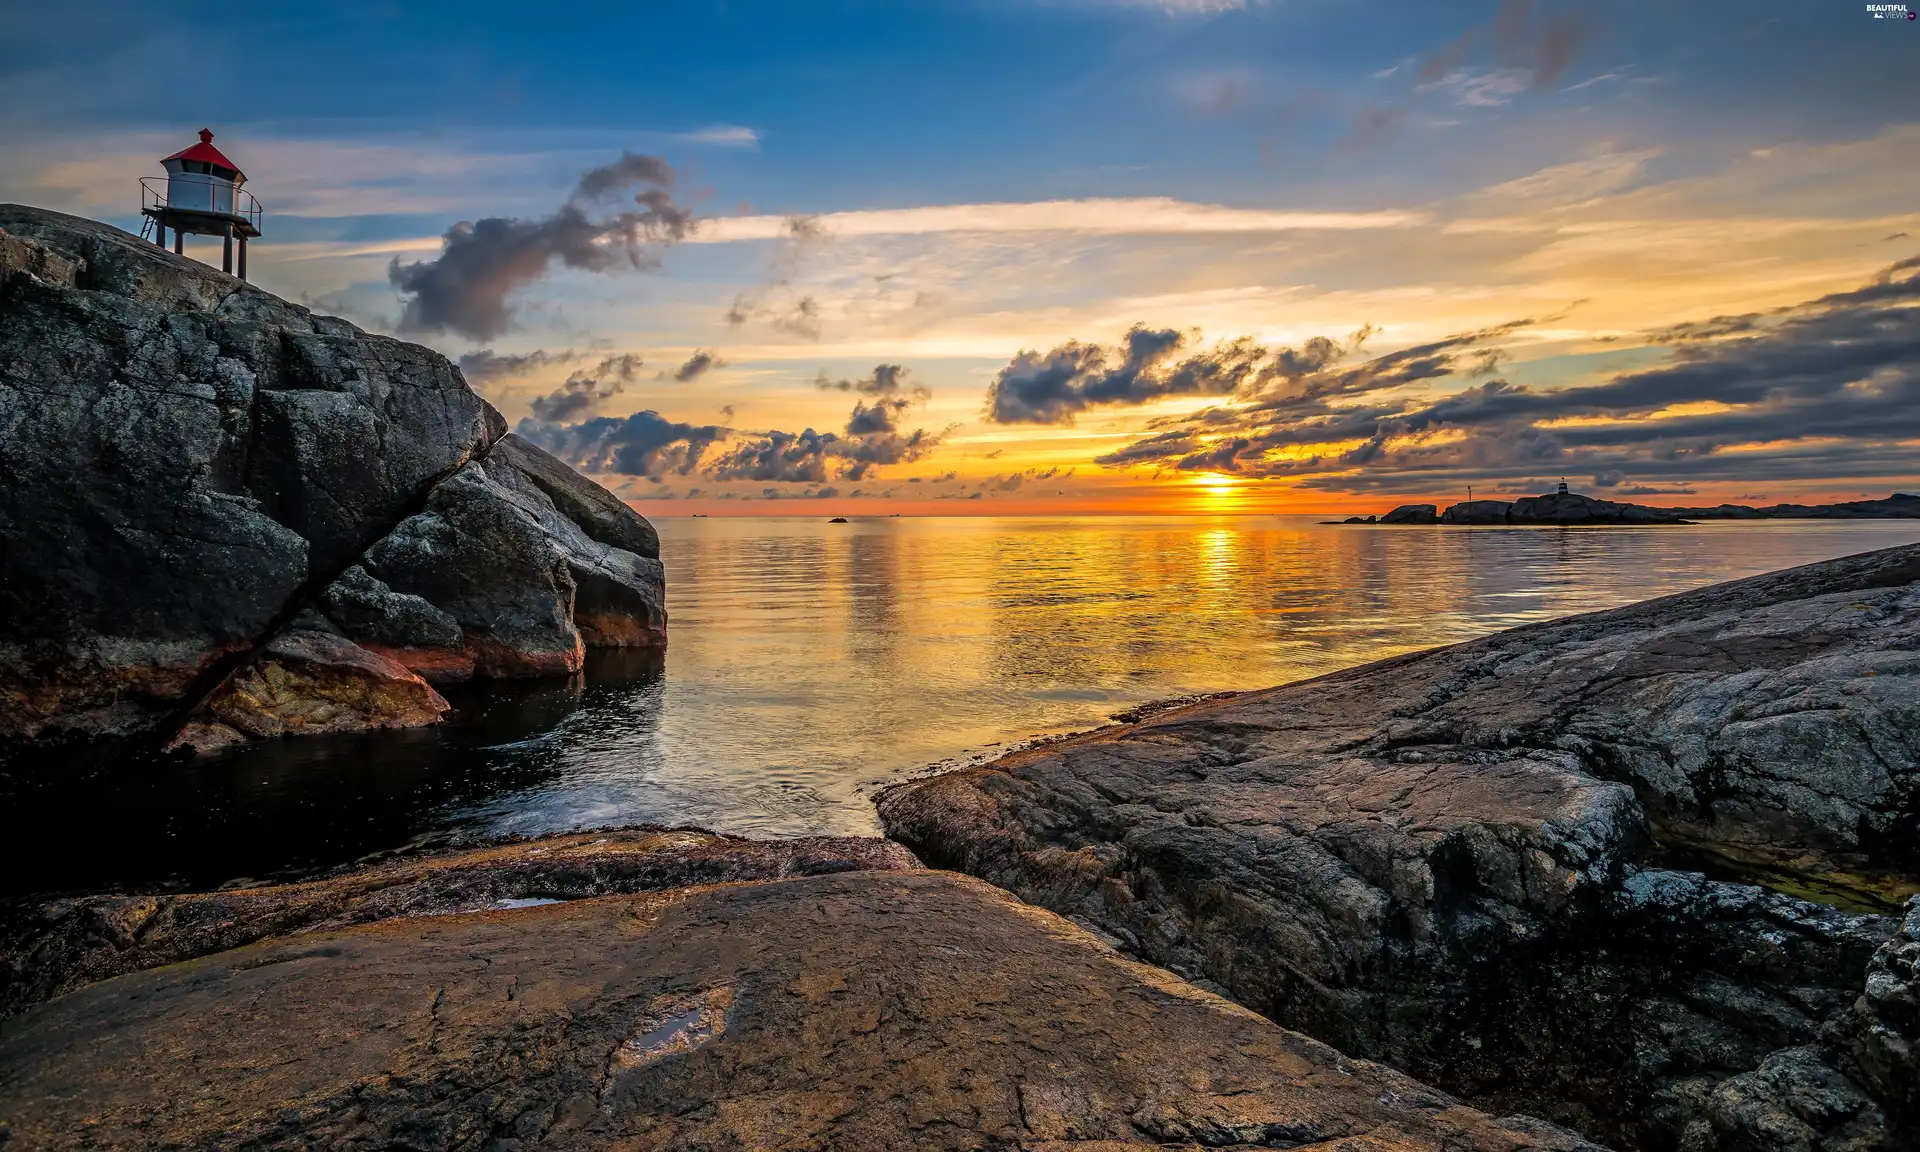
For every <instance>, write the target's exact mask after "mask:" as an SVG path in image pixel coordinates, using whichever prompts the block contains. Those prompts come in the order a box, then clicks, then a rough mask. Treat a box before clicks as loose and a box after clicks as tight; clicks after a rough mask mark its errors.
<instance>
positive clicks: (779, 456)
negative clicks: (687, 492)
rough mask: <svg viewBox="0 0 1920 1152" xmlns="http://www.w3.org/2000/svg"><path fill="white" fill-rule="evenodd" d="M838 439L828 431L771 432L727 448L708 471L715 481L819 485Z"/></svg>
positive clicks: (823, 479)
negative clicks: (758, 481)
mask: <svg viewBox="0 0 1920 1152" xmlns="http://www.w3.org/2000/svg"><path fill="white" fill-rule="evenodd" d="M838 439H839V437H837V436H835V435H834V434H833V433H831V432H815V431H814V430H813V429H811V428H809V429H807V430H806V431H804V432H797V433H796V432H780V431H773V432H769V433H767V434H766V435H764V436H762V437H760V438H758V439H756V440H750V441H748V442H747V443H745V444H740V445H738V446H736V447H734V448H732V449H730V450H729V451H728V452H727V453H726V455H724V456H722V457H720V458H719V459H718V460H715V461H714V462H713V466H712V468H711V469H710V470H709V475H711V476H712V477H713V478H714V479H716V480H777V481H785V482H806V483H812V484H818V483H822V482H824V481H825V480H826V478H827V467H828V465H827V457H828V456H829V455H831V454H832V449H833V446H834V444H835V442H836V441H838Z"/></svg>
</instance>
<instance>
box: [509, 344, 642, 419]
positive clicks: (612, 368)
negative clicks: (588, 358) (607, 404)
mask: <svg viewBox="0 0 1920 1152" xmlns="http://www.w3.org/2000/svg"><path fill="white" fill-rule="evenodd" d="M640 368H641V360H640V357H638V356H635V355H634V354H632V353H631V352H628V353H623V354H621V355H618V356H609V357H607V358H606V359H604V360H602V361H600V363H599V364H598V365H596V366H594V368H592V369H591V370H582V371H579V372H575V373H573V374H572V375H571V376H568V377H567V379H566V382H565V383H563V384H561V385H560V387H558V388H556V389H554V390H553V391H552V392H549V393H547V394H546V395H545V396H536V397H534V400H533V419H534V420H536V421H539V422H541V423H551V424H564V423H567V422H568V421H571V420H576V419H579V418H580V417H582V416H585V415H587V414H588V413H590V412H592V411H593V410H594V409H595V408H597V407H599V405H600V402H601V401H603V400H607V399H611V398H612V397H614V396H617V395H619V394H620V392H621V391H622V390H623V389H625V388H626V386H627V385H629V384H631V383H633V379H634V376H635V374H637V373H638V372H639V371H640Z"/></svg>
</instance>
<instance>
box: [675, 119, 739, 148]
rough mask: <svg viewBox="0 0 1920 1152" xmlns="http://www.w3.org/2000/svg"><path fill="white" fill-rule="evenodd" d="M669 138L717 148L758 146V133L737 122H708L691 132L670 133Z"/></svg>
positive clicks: (684, 142)
mask: <svg viewBox="0 0 1920 1152" xmlns="http://www.w3.org/2000/svg"><path fill="white" fill-rule="evenodd" d="M668 138H669V139H672V140H677V141H679V142H680V143H682V144H708V145H712V146H714V147H717V148H758V147H759V146H760V133H759V132H758V131H756V130H754V129H752V128H747V127H745V126H743V125H739V124H709V125H707V126H706V127H705V128H695V129H694V130H693V131H691V132H674V133H670V134H669V136H668Z"/></svg>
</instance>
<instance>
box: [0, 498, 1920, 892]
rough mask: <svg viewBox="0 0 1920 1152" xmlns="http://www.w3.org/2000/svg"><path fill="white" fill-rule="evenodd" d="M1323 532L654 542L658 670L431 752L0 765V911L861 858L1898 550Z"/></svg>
mask: <svg viewBox="0 0 1920 1152" xmlns="http://www.w3.org/2000/svg"><path fill="white" fill-rule="evenodd" d="M1318 519H1319V518H1317V517H1305V516H1222V517H1218V518H1205V517H1199V518H1196V517H1110V516H1102V517H938V518H935V517H929V518H907V517H879V518H871V519H869V518H859V517H855V518H851V519H850V521H849V522H848V523H844V524H832V523H828V522H826V519H825V518H824V517H821V518H817V519H815V518H720V517H712V518H686V519H660V520H658V521H656V523H657V526H658V528H659V530H660V537H661V550H662V558H663V560H664V561H665V563H666V569H667V581H668V610H669V612H670V615H671V624H670V644H669V647H668V649H667V651H666V652H665V653H664V654H642V653H625V652H601V653H595V654H594V655H593V657H592V658H591V660H590V662H589V664H588V666H587V669H586V671H585V672H584V674H582V675H579V676H576V677H573V678H571V679H562V680H552V681H540V682H523V683H508V684H498V683H496V684H490V685H483V686H469V687H466V688H464V689H457V690H453V691H450V692H449V693H448V695H449V699H450V700H452V702H453V703H454V705H455V712H454V713H453V715H452V717H451V720H450V722H449V723H448V724H446V725H445V726H443V727H440V728H434V729H423V730H417V731H408V732H384V733H370V734H363V735H352V736H338V737H302V738H289V739H280V740H273V741H266V742H263V743H260V744H257V745H254V746H251V747H249V748H246V749H243V750H240V751H237V752H233V753H229V754H226V755H220V756H214V757H210V758H205V759H200V760H183V759H178V758H160V757H158V756H154V755H148V754H139V755H136V754H133V753H130V752H128V751H126V750H125V749H118V748H115V747H113V746H97V747H89V748H83V749H78V750H73V749H68V750H63V751H61V752H59V753H58V754H56V755H52V756H49V755H47V754H45V753H42V752H25V751H21V750H18V749H15V750H13V751H11V752H7V753H4V754H0V811H4V812H6V814H7V824H8V825H9V826H10V829H11V831H12V834H10V835H8V836H6V837H0V894H4V895H11V896H19V895H27V894H33V895H42V894H54V893H77V892H88V891H99V890H107V889H126V890H135V889H138V890H166V889H178V888H196V889H197V888H208V887H216V886H219V885H222V884H245V883H251V882H255V881H261V880H269V879H288V878H294V877H298V876H302V875H310V874H313V873H315V872H319V871H324V870H328V869H333V868H337V867H341V866H343V865H347V864H350V863H352V862H354V861H356V860H360V859H363V858H366V857H368V856H370V855H377V854H380V853H384V852H387V851H391V850H393V849H397V848H404V847H408V846H423V845H424V846H432V845H438V844H457V843H461V842H465V841H470V840H473V839H478V838H486V837H493V836H500V835H510V834H534V833H541V832H551V831H558V830H564V829H584V828H596V827H605V826H612V825H628V824H642V823H648V824H660V825H669V826H697V827H701V828H709V829H713V830H716V831H722V832H729V833H737V834H741V835H750V836H771V837H785V836H802V835H817V834H837V835H872V834H875V833H876V832H877V831H878V824H877V821H876V819H875V815H874V808H873V804H872V801H871V797H872V795H873V793H874V791H875V790H876V789H877V788H879V787H882V786H884V785H885V784H887V783H889V782H892V781H897V780H901V779H905V778H907V777H910V776H913V775H916V774H919V773H924V772H927V771H931V770H937V769H938V768H940V767H943V766H952V765H958V764H966V763H974V762H979V761H982V760H985V759H990V758H992V757H994V756H996V755H999V754H1001V753H1002V752H1004V751H1005V750H1007V749H1009V748H1011V747H1014V746H1017V745H1018V744H1019V743H1021V742H1022V741H1026V740H1031V739H1033V738H1036V737H1044V736H1047V735H1054V734H1059V733H1063V732H1071V731H1078V730H1084V729H1088V728H1093V727H1097V726H1099V725H1102V724H1106V723H1110V722H1112V721H1111V720H1110V719H1109V718H1110V717H1112V716H1113V715H1115V714H1116V713H1124V712H1125V711H1126V710H1128V709H1130V708H1135V707H1138V706H1140V705H1143V704H1148V703H1151V702H1155V701H1162V700H1167V699H1169V698H1176V697H1184V696H1191V695H1196V694H1205V693H1215V692H1224V691H1231V690H1240V689H1252V688H1261V687H1266V686H1270V685H1274V684H1281V683H1285V682H1287V681H1291V680H1298V679H1301V678H1303V677H1308V676H1316V675H1319V674H1322V673H1325V672H1330V671H1334V670H1336V669H1339V668H1345V667H1349V666H1352V665H1356V664H1361V663H1365V662H1367V661H1371V660H1378V659H1381V658H1383V657H1387V656H1393V655H1397V654H1399V653H1403V652H1410V651H1416V650H1419V649H1424V648H1431V647H1434V646H1436V645H1442V644H1451V643H1455V642H1457V641H1461V640H1467V639H1471V638H1473V637H1476V636H1483V635H1486V634H1487V633H1490V632H1495V631H1498V630H1500V629H1503V628H1511V627H1513V626H1515V625H1518V624H1526V623H1530V622H1533V621H1538V620H1546V619H1550V618H1552V617H1557V616H1564V615H1567V614H1570V613H1576V612H1589V611H1594V610H1598V609H1604V608H1611V607H1615V606H1617V605H1621V604H1626V603H1630V602H1632V601H1635V600H1642V599H1646V598H1648V597H1653V596H1661V595H1665V594H1668V593H1672V592H1679V591H1683V590H1686V589H1690V588H1698V587H1701V586H1704V585H1708V584H1712V583H1716V582H1719V581H1723V580H1731V579H1736V578H1739V577H1742V576H1750V575H1753V574H1755V573H1759V572H1766V571H1770V570H1773V569H1777V568H1786V567H1791V566H1793V565H1797V564H1806V563H1810V562H1813V561H1817V560H1823V559H1828V558H1832V557H1836V556H1844V555H1848V554H1850V553H1855V552H1863V551H1868V550H1871V549H1876V548H1886V547H1892V546H1894V545H1900V544H1908V543H1912V542H1914V541H1916V540H1920V522H1915V521H1857V522H1844V521H1824V522H1823V521H1761V522H1723V523H1709V524H1701V525H1697V526H1690V527H1658V528H1438V527H1398V526H1377V525H1325V524H1321V523H1319V522H1318Z"/></svg>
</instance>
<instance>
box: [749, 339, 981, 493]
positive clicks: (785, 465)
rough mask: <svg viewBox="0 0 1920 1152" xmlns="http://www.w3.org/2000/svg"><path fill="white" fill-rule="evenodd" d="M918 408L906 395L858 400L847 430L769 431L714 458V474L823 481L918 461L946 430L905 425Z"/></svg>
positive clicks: (866, 474)
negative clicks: (909, 428)
mask: <svg viewBox="0 0 1920 1152" xmlns="http://www.w3.org/2000/svg"><path fill="white" fill-rule="evenodd" d="M882 367H883V368H884V367H888V366H887V365H882ZM912 406H913V400H912V399H911V398H909V397H907V396H900V395H891V396H888V395H882V396H879V397H878V398H876V399H875V400H873V401H872V402H871V403H869V402H867V401H865V400H856V401H855V402H854V405H853V412H852V413H851V414H850V415H849V416H848V417H847V424H846V428H845V429H844V430H843V431H842V432H838V433H835V432H816V431H814V430H813V429H811V428H809V429H807V430H806V431H804V432H798V433H794V432H779V431H775V432H768V433H766V434H765V435H762V436H759V437H756V438H754V439H752V440H748V441H746V442H744V443H742V444H739V445H737V446H735V447H734V448H732V449H731V450H729V451H728V452H727V454H726V455H725V456H723V457H721V458H720V459H719V460H717V461H715V462H714V466H713V471H712V475H713V476H714V478H715V479H719V480H773V481H784V482H794V481H809V482H813V483H819V482H821V481H824V480H825V479H826V478H827V477H828V476H829V475H834V476H837V477H838V478H840V479H842V480H865V479H867V478H868V477H869V476H870V475H871V474H872V472H873V470H874V469H875V468H877V467H881V466H883V465H887V464H900V463H904V462H906V461H910V460H918V459H920V458H921V457H922V456H925V455H926V454H927V453H928V452H931V451H932V450H933V449H934V448H935V447H937V446H938V445H939V443H940V441H941V438H942V436H943V435H944V433H940V432H931V431H928V430H927V429H925V428H916V429H914V430H913V431H911V432H909V431H907V430H906V429H905V428H904V426H903V425H902V423H901V417H903V416H904V415H905V414H906V412H907V410H908V409H909V408H911V407H912Z"/></svg>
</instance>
